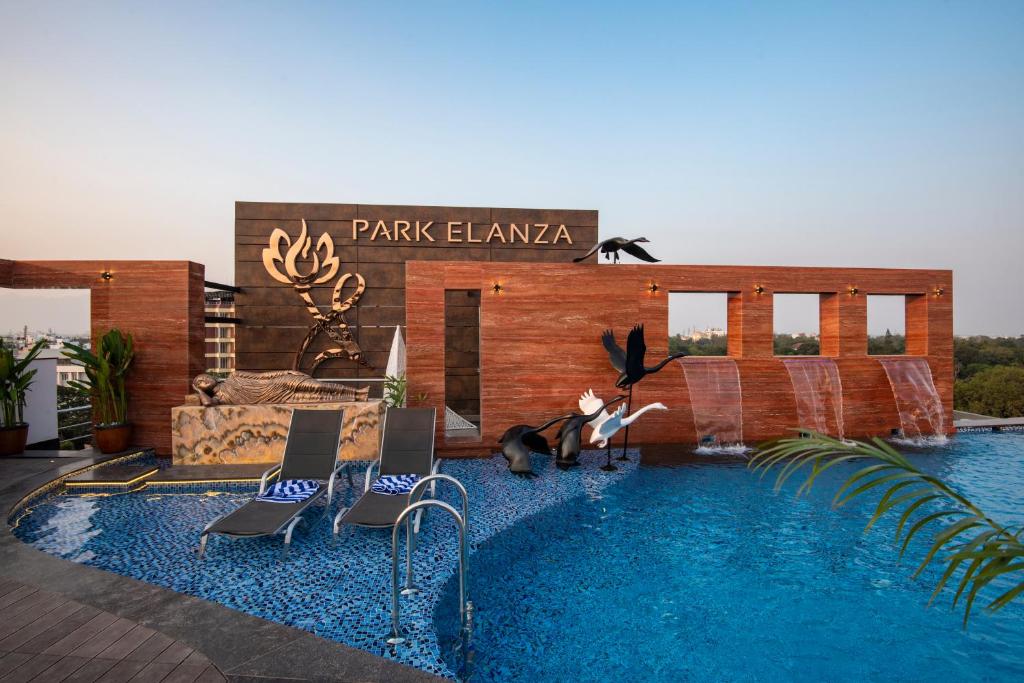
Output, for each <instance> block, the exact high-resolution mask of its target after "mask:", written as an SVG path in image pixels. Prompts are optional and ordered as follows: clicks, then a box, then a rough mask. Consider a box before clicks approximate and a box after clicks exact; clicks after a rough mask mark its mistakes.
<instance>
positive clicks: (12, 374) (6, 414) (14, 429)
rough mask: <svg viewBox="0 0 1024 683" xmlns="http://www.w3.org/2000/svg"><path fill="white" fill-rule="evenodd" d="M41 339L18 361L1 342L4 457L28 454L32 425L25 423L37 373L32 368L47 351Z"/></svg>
mask: <svg viewBox="0 0 1024 683" xmlns="http://www.w3.org/2000/svg"><path fill="white" fill-rule="evenodd" d="M43 345H44V342H43V340H42V339H40V340H39V341H38V342H36V343H35V345H34V346H33V347H32V348H31V349H29V352H28V353H27V354H25V357H24V358H15V357H14V350H13V349H9V348H7V347H6V346H4V344H3V342H2V341H0V419H2V420H3V422H2V423H0V455H15V454H17V453H22V452H23V451H24V450H25V442H26V441H28V423H26V422H25V392H26V391H28V388H29V386H31V384H32V378H33V377H35V374H36V371H35V370H34V369H33V370H29V368H28V366H29V364H30V363H31V362H32V361H34V360H35V359H36V356H38V355H39V352H40V351H41V350H42V349H43Z"/></svg>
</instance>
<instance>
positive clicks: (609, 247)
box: [572, 237, 661, 263]
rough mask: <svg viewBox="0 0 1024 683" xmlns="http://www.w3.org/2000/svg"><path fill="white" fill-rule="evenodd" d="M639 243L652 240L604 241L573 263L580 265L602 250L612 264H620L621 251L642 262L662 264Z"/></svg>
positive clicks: (615, 238) (639, 238)
mask: <svg viewBox="0 0 1024 683" xmlns="http://www.w3.org/2000/svg"><path fill="white" fill-rule="evenodd" d="M638 242H650V240H649V239H647V238H646V237H637V238H636V239H632V240H627V239H626V238H625V237H612V238H611V239H608V240H604V241H603V242H598V243H597V244H595V245H594V246H593V247H591V248H590V251H588V252H587V253H586V254H584V255H583V256H580V257H579V258H574V259H573V260H572V261H573V263H579V262H580V261H584V260H586V259H588V258H590V257H591V256H593V255H594V252H596V251H597V250H598V249H600V250H601V253H602V254H604V257H605V258H606V259H609V260H612V259H614V260H612V263H618V262H619V252H620V251H624V252H626V253H627V254H629V255H630V256H634V257H636V258H638V259H640V260H641V261H647V262H648V263H659V262H660V260H661V259H656V258H654V257H653V256H651V255H650V254H648V253H647V251H646V250H645V249H644V248H643V247H641V246H639V245H638V244H637V243H638Z"/></svg>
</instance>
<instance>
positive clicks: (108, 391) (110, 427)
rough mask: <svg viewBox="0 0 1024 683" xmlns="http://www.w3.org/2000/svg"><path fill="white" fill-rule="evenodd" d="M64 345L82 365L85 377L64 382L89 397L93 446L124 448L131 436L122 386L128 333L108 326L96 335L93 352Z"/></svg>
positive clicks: (131, 352)
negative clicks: (106, 329)
mask: <svg viewBox="0 0 1024 683" xmlns="http://www.w3.org/2000/svg"><path fill="white" fill-rule="evenodd" d="M64 346H65V348H67V351H65V352H64V355H65V356H67V357H68V358H70V359H71V360H73V361H76V362H78V363H80V364H81V365H82V367H83V368H85V381H72V382H69V383H68V384H70V385H71V387H72V388H74V389H75V390H77V391H80V392H82V393H83V394H85V395H86V396H89V398H91V399H92V411H93V427H94V436H95V439H94V441H95V443H96V447H97V448H99V449H100V452H102V453H118V452H120V451H123V450H126V449H127V448H128V446H129V444H130V443H131V438H132V426H131V424H130V423H129V422H128V392H127V390H126V389H125V376H126V375H127V374H128V370H129V369H130V368H131V364H132V359H133V358H134V357H135V347H134V342H133V340H132V335H130V334H128V335H125V334H122V333H121V330H118V329H117V328H115V329H112V330H110V331H109V332H107V333H106V334H105V335H103V336H102V337H100V340H99V346H98V348H97V349H96V353H93V352H91V351H89V350H88V349H85V348H82V347H81V346H78V345H76V344H65V345H64Z"/></svg>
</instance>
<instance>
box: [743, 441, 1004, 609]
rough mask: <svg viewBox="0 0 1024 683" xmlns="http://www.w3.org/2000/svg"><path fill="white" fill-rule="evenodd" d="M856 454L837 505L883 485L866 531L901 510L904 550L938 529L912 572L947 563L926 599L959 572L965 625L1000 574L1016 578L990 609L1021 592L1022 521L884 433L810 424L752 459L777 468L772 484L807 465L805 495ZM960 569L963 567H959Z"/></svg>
mask: <svg viewBox="0 0 1024 683" xmlns="http://www.w3.org/2000/svg"><path fill="white" fill-rule="evenodd" d="M855 461H864V466H863V467H860V468H859V469H858V470H857V471H856V472H854V473H853V474H851V475H850V476H849V477H847V479H846V481H845V482H844V483H843V484H842V486H840V487H839V489H838V490H837V491H836V493H835V495H834V497H833V499H832V505H833V507H841V506H843V505H846V504H848V503H850V502H851V501H853V500H855V499H858V498H860V497H862V496H864V495H865V494H868V493H870V492H880V493H881V497H880V499H879V500H878V502H877V503H876V504H875V509H874V512H873V513H872V515H871V518H870V519H869V520H868V522H867V525H866V528H865V531H867V530H868V529H870V528H871V527H873V526H874V525H875V524H876V523H877V522H878V521H879V520H880V519H881V518H882V517H884V516H886V515H890V514H891V515H896V514H899V521H898V523H897V525H896V533H895V539H894V540H895V541H896V542H900V550H899V557H903V555H904V553H906V551H907V548H908V547H909V546H910V543H911V541H912V540H913V539H914V538H917V537H919V535H921V534H922V533H923V532H924V530H925V529H926V528H935V529H936V530H935V531H934V532H933V533H932V538H931V543H930V545H929V546H928V550H927V552H926V553H925V554H924V557H923V558H922V559H921V562H920V564H919V565H918V566H917V568H916V569H915V571H914V573H913V576H914V577H918V576H920V575H921V573H922V572H924V571H925V569H926V568H927V567H929V566H930V565H933V564H938V563H944V564H945V570H944V571H943V573H942V576H941V578H940V579H939V582H938V584H937V585H936V587H935V590H934V592H933V593H932V595H931V598H930V600H929V604H931V603H932V602H933V601H934V600H935V598H936V597H937V596H938V595H939V594H940V593H941V592H942V591H943V589H944V588H946V587H947V586H948V585H950V581H951V580H954V579H955V580H956V592H955V594H954V596H953V605H954V606H956V605H958V604H959V603H960V601H961V598H963V599H964V626H965V627H966V625H967V623H968V620H969V618H970V615H971V609H972V607H973V605H974V600H975V598H976V597H977V595H978V594H979V592H980V591H982V590H984V589H985V588H986V587H988V586H990V585H991V584H992V583H993V582H994V581H996V580H997V579H999V580H1000V581H1001V582H1005V581H1006V580H1007V578H1009V580H1011V581H1017V583H1016V585H1014V586H1012V587H1011V588H1009V589H1008V590H1004V591H1003V592H1002V593H1001V594H999V595H997V596H996V597H994V598H992V599H991V600H990V602H989V603H988V605H987V609H989V610H991V611H995V610H999V609H1002V608H1003V607H1005V606H1006V605H1008V604H1009V603H1010V602H1012V601H1013V600H1015V599H1016V598H1018V597H1020V596H1021V595H1022V594H1024V543H1022V542H1021V539H1020V534H1021V529H1017V530H1016V531H1014V530H1013V529H1011V528H1009V527H1007V526H1004V525H1002V524H1000V523H998V522H997V521H995V520H993V519H992V518H991V517H989V516H988V515H986V514H985V513H984V512H983V511H982V510H981V509H980V508H979V507H978V506H976V505H975V504H974V503H972V502H971V501H970V500H968V499H967V498H966V497H964V496H963V495H962V494H960V493H959V492H958V491H956V490H955V489H953V488H952V487H950V486H949V485H948V484H946V483H945V482H943V481H942V480H940V479H939V478H937V477H935V476H934V475H931V474H928V473H926V472H923V471H921V470H920V469H918V468H917V467H915V466H914V465H913V463H911V462H910V461H909V460H908V459H907V458H906V457H905V456H904V455H903V454H902V453H900V452H898V451H897V450H895V449H894V448H893V447H892V446H891V445H889V444H888V443H886V442H885V441H883V440H882V439H878V438H875V439H872V440H871V441H869V442H863V441H839V440H838V439H834V438H832V437H829V436H826V435H824V434H818V433H814V432H811V433H809V434H806V435H805V436H801V437H792V438H786V439H780V440H778V441H775V442H772V443H770V444H768V445H767V446H765V447H762V448H761V449H759V450H758V451H755V452H754V454H753V455H751V457H750V462H749V467H750V469H752V470H753V471H754V472H757V473H759V474H760V476H761V477H762V478H763V477H765V476H766V475H767V474H768V473H769V472H773V473H774V474H775V490H779V489H781V488H782V487H783V486H784V485H785V484H786V482H787V481H789V480H790V479H792V478H793V477H796V476H797V475H798V474H800V473H801V472H806V476H805V478H804V480H803V482H802V483H801V484H800V485H799V486H798V487H797V490H796V495H797V496H802V495H804V494H806V493H808V492H809V491H810V490H811V488H812V487H813V486H814V484H815V482H816V481H818V479H819V478H820V477H821V475H822V473H824V472H827V471H828V470H830V469H831V468H833V467H836V466H837V465H840V464H841V463H847V462H855ZM933 523H938V528H936V527H932V526H931V525H932V524H933ZM904 530H906V533H905V534H904ZM958 572H961V573H960V574H959V575H958ZM965 596H966V597H965Z"/></svg>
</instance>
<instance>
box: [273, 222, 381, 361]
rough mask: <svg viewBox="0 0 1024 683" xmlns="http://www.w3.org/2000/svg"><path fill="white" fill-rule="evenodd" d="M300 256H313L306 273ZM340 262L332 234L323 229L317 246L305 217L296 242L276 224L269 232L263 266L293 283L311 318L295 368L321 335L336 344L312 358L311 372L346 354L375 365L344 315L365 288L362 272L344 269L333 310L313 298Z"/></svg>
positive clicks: (335, 295)
mask: <svg viewBox="0 0 1024 683" xmlns="http://www.w3.org/2000/svg"><path fill="white" fill-rule="evenodd" d="M282 251H283V253H282ZM321 252H322V254H323V259H321ZM300 256H301V258H302V259H307V258H311V259H312V263H311V265H310V269H309V271H308V272H306V273H302V272H300V271H299V269H298V265H297V260H298V259H299V257H300ZM340 266H341V262H340V260H339V259H338V257H337V256H335V254H334V240H333V239H331V236H330V235H328V234H327V233H326V232H325V233H323V234H322V235H320V239H318V240H317V243H316V248H313V238H312V237H310V236H309V234H308V228H307V227H306V221H305V220H303V221H302V232H301V233H299V236H298V238H297V239H296V240H295V242H294V243H293V242H292V240H291V237H289V235H288V233H287V232H285V231H284V230H282V229H281V228H275V229H274V231H273V232H271V233H270V242H269V244H268V245H267V247H266V248H265V249H264V250H263V267H264V268H265V269H266V271H267V274H268V275H270V277H272V278H273V279H275V280H277V281H278V282H281V283H284V284H290V285H291V286H292V288H293V289H294V290H295V293H296V294H298V295H299V298H300V299H301V300H302V303H303V304H304V305H305V306H306V311H307V312H308V313H309V316H310V317H311V318H312V323H310V326H309V329H308V330H307V331H306V337H305V338H304V339H303V340H302V343H301V344H300V345H299V348H298V350H296V352H295V360H294V361H293V366H292V367H293V369H295V370H301V369H302V365H303V357H304V356H305V355H306V352H307V351H309V348H310V346H312V344H313V342H315V341H316V340H317V339H318V338H319V337H320V336H321V335H323V336H326V337H327V338H328V339H329V340H330V342H333V343H334V344H335V346H331V347H329V348H326V349H324V350H323V351H321V352H320V353H318V354H317V355H316V356H315V357H314V358H313V363H312V365H311V366H310V370H309V371H310V373H314V372H316V369H317V368H318V367H320V364H321V363H323V362H324V361H327V360H330V359H332V358H346V359H350V360H353V361H355V362H356V363H359V364H360V365H362V366H364V367H367V368H372V366H371V365H370V364H369V363H367V362H366V359H365V358H363V350H362V349H361V348H360V347H359V343H358V342H357V341H356V339H355V336H354V335H353V334H352V328H351V327H350V326H349V324H348V320H347V319H346V318H345V312H346V311H348V310H349V309H350V308H352V307H353V306H355V305H356V303H357V302H358V301H359V299H360V297H362V295H363V292H364V291H366V281H365V280H364V279H363V276H362V275H360V274H359V273H345V274H343V275H342V276H341V277H339V278H338V280H337V282H335V284H334V291H333V293H332V294H331V310H330V311H327V312H326V313H324V312H323V311H321V310H320V307H319V306H317V304H316V302H315V301H313V287H314V286H315V285H322V284H327V283H329V282H330V281H331V280H332V279H334V276H335V275H337V274H338V268H340ZM282 268H283V271H282ZM353 277H354V278H355V289H354V290H353V291H352V293H351V294H349V295H348V297H345V298H342V291H343V290H344V288H345V285H346V283H347V282H348V281H349V280H350V279H352V278H353Z"/></svg>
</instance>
